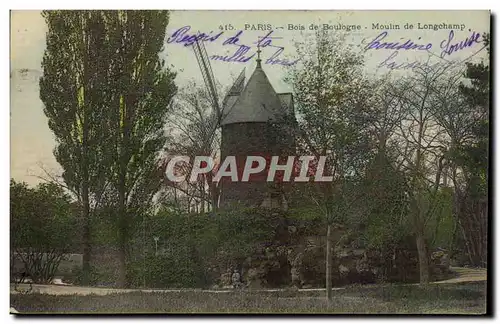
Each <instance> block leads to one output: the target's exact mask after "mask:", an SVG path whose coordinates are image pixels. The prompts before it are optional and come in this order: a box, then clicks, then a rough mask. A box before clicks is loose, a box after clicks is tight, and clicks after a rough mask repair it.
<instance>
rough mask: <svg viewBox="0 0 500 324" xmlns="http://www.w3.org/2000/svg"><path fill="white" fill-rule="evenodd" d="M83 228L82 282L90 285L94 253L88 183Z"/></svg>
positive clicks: (84, 203)
mask: <svg viewBox="0 0 500 324" xmlns="http://www.w3.org/2000/svg"><path fill="white" fill-rule="evenodd" d="M82 200H83V201H82V204H83V211H82V218H83V228H82V240H83V260H82V262H83V264H82V271H83V278H82V284H83V285H89V284H90V277H91V272H92V271H91V270H92V269H91V264H90V258H91V257H90V254H91V253H92V245H91V243H90V204H89V190H88V186H87V184H83V199H82Z"/></svg>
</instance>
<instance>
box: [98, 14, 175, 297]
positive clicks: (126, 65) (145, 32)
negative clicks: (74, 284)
mask: <svg viewBox="0 0 500 324" xmlns="http://www.w3.org/2000/svg"><path fill="white" fill-rule="evenodd" d="M103 16H104V20H105V22H106V25H105V26H106V32H107V36H108V38H109V49H108V52H109V55H110V59H111V61H112V63H111V64H110V66H109V73H110V77H109V78H108V79H107V88H106V89H107V90H108V94H109V101H106V102H107V103H109V104H108V107H107V110H106V118H105V121H106V128H104V129H106V132H107V133H108V135H109V139H108V141H107V142H106V143H105V145H106V147H105V148H104V150H105V152H106V154H107V160H106V161H108V163H109V165H108V166H109V169H110V170H111V171H110V172H109V173H107V174H106V176H105V177H106V179H107V180H108V181H109V183H110V184H111V187H112V189H111V191H112V193H113V194H112V195H111V196H112V197H113V203H112V205H114V206H116V225H117V229H118V245H119V250H120V272H119V273H120V275H119V278H118V285H119V286H121V287H123V286H126V285H127V271H126V267H127V260H128V258H129V249H130V242H129V241H130V238H131V237H132V235H133V234H134V229H135V228H136V227H137V226H136V225H137V224H139V221H140V219H141V218H140V217H139V216H140V215H142V214H143V213H145V212H147V211H148V210H149V209H150V208H151V207H152V202H153V196H154V195H155V194H156V193H157V192H158V190H159V188H160V185H161V183H162V181H163V175H162V172H161V168H160V157H161V156H160V153H161V151H162V150H163V148H164V146H165V144H166V137H165V131H164V125H165V122H166V117H167V115H168V113H169V111H170V110H169V107H170V103H171V100H172V97H173V96H174V94H175V93H176V91H177V88H176V86H175V84H174V78H175V74H174V73H173V72H171V71H170V70H169V69H168V68H166V66H165V60H163V59H161V58H160V53H161V51H162V50H163V44H164V38H165V33H166V27H167V24H168V20H169V14H168V11H106V12H104V13H103ZM111 76H113V77H111ZM115 202H116V203H115Z"/></svg>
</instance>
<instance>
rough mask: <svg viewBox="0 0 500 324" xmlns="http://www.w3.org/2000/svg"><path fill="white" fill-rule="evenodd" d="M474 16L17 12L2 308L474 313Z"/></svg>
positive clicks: (477, 157) (481, 219)
mask: <svg viewBox="0 0 500 324" xmlns="http://www.w3.org/2000/svg"><path fill="white" fill-rule="evenodd" d="M490 19H491V17H490V12H489V11H486V10H477V11H314V10H304V11H271V10H267V11H266V10H254V11H250V10H249V11H229V10H227V11H194V10H185V11H179V10H131V11H127V10H44V11H11V21H10V23H11V42H10V48H11V52H10V53H11V57H10V67H11V70H10V97H11V107H10V113H11V138H10V140H11V152H10V153H11V170H10V174H11V180H10V213H11V214H10V238H11V244H10V282H11V285H10V307H11V308H10V312H11V313H15V314H20V315H22V314H37V313H45V314H46V313H50V314H57V313H65V314H102V313H120V314H150V313H154V314H184V313H186V314H187V313H189V314H192V313H197V314H208V313H211V314H213V313H217V314H219V313H220V314H343V315H346V314H347V315H356V314H371V315H375V314H476V315H485V314H487V313H489V311H490V307H488V302H490V301H489V300H487V298H486V296H487V285H488V280H487V268H488V265H489V264H488V252H489V251H488V242H489V241H488V239H489V238H488V235H487V233H488V226H489V217H488V216H489V211H490V210H489V199H488V197H489V195H488V190H489V176H488V175H489V173H488V165H489V156H490V155H489V139H490V135H489V130H490V124H489V123H490V122H489V112H490V46H491V45H490V25H491V21H490Z"/></svg>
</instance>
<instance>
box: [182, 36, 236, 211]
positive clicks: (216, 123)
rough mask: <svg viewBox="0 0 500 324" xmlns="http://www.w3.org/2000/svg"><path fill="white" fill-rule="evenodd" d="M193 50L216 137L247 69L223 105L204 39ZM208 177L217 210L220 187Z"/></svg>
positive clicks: (213, 132) (210, 135)
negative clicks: (206, 92) (232, 97)
mask: <svg viewBox="0 0 500 324" xmlns="http://www.w3.org/2000/svg"><path fill="white" fill-rule="evenodd" d="M192 46H193V51H194V54H195V57H196V60H197V61H198V66H199V67H200V71H201V75H202V77H203V81H204V82H205V86H206V88H207V91H208V96H209V100H210V104H211V106H212V113H213V114H215V115H214V116H213V117H214V118H212V119H211V121H213V122H212V123H211V125H210V129H209V132H208V134H209V138H214V137H215V133H216V132H217V130H218V129H219V127H220V126H221V122H222V120H223V119H224V117H225V115H226V114H227V113H228V111H227V108H228V107H227V104H228V101H229V98H230V97H231V96H236V95H239V94H240V93H241V91H242V89H243V85H244V83H245V69H244V68H243V70H242V71H241V73H240V75H239V76H238V78H237V79H236V80H235V82H234V83H233V85H232V87H231V88H230V89H229V91H228V92H227V94H226V95H225V96H224V100H223V101H222V105H221V103H220V100H219V94H218V92H217V86H216V82H215V78H214V75H213V70H212V66H211V64H210V59H209V57H208V54H207V50H206V48H205V45H204V43H203V41H200V40H196V42H194V43H193V45H192ZM204 176H205V177H206V181H207V183H208V185H209V193H210V199H211V204H212V208H213V210H215V209H216V208H217V206H218V200H219V188H218V186H217V184H216V183H213V181H212V174H210V173H208V174H206V175H204Z"/></svg>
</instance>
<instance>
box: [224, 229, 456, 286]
mask: <svg viewBox="0 0 500 324" xmlns="http://www.w3.org/2000/svg"><path fill="white" fill-rule="evenodd" d="M284 224H286V223H284ZM284 226H285V227H284V228H281V229H279V230H277V235H276V237H275V240H274V241H273V242H265V243H263V244H262V246H261V247H260V248H258V249H256V251H255V253H254V254H253V255H251V256H248V257H247V258H246V259H245V260H242V261H241V262H239V263H237V264H236V263H235V265H236V266H237V267H239V268H240V269H241V273H242V279H243V283H244V285H245V286H246V287H248V288H254V289H260V288H275V287H290V286H293V287H297V288H310V287H324V278H325V273H326V262H325V255H326V226H324V224H321V223H317V224H311V223H302V224H289V223H288V224H286V225H284ZM357 241H358V240H356V236H355V235H354V234H352V233H349V232H348V231H347V230H346V229H345V228H344V227H343V226H341V225H334V226H333V231H332V246H333V253H332V260H331V264H332V285H333V286H334V287H335V286H343V285H347V284H368V283H376V282H418V281H419V272H418V254H417V250H416V247H415V240H414V239H413V238H412V237H411V236H408V237H406V238H404V239H402V240H401V241H400V242H394V244H393V245H391V246H388V247H387V248H386V249H385V250H376V249H368V248H366V247H363V246H360V245H359V244H358V243H357ZM431 255H432V258H431V278H432V279H433V280H442V279H444V278H446V277H450V274H451V272H450V271H449V261H448V262H447V261H446V260H449V259H448V258H447V254H446V253H445V252H443V251H440V252H439V253H432V254H431ZM219 281H220V283H219V286H220V287H222V286H224V285H226V284H227V282H228V279H227V274H225V273H223V274H221V276H220V280H219Z"/></svg>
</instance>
